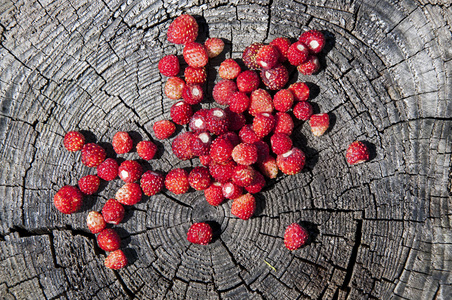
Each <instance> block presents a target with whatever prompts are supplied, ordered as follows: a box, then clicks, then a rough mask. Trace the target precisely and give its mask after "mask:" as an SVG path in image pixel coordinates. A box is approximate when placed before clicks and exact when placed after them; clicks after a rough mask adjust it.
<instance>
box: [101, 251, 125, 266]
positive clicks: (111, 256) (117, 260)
mask: <svg viewBox="0 0 452 300" xmlns="http://www.w3.org/2000/svg"><path fill="white" fill-rule="evenodd" d="M127 263H128V261H127V257H126V255H125V254H124V252H122V250H121V249H118V250H115V251H111V252H110V253H108V256H107V258H106V259H105V262H104V265H105V267H107V268H109V269H112V270H119V269H122V268H124V267H125V266H127Z"/></svg>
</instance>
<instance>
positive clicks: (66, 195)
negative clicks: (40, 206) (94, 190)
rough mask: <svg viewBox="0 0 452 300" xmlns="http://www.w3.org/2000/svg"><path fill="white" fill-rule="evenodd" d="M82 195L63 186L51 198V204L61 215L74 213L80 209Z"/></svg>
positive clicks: (76, 189)
mask: <svg viewBox="0 0 452 300" xmlns="http://www.w3.org/2000/svg"><path fill="white" fill-rule="evenodd" d="M82 199H83V194H82V192H80V190H79V189H78V188H76V187H75V186H71V185H65V186H63V187H62V188H61V189H59V190H58V192H57V193H56V194H55V196H54V197H53V204H54V205H55V207H56V209H58V210H59V211H60V212H62V213H63V214H72V213H75V212H76V211H78V210H79V209H80V207H82Z"/></svg>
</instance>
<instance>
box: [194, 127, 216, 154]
mask: <svg viewBox="0 0 452 300" xmlns="http://www.w3.org/2000/svg"><path fill="white" fill-rule="evenodd" d="M211 144H212V137H211V136H210V134H209V133H208V132H201V133H198V134H195V139H194V140H193V141H192V145H191V148H192V151H193V155H195V156H203V155H208V154H209V151H210V145H211Z"/></svg>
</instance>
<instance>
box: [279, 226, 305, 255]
mask: <svg viewBox="0 0 452 300" xmlns="http://www.w3.org/2000/svg"><path fill="white" fill-rule="evenodd" d="M308 237H309V233H308V231H307V230H306V229H305V228H303V227H302V226H301V225H300V224H297V223H293V224H290V225H289V226H287V228H286V231H285V232H284V245H285V246H286V248H287V249H289V250H291V251H292V250H296V249H298V248H300V247H301V246H303V245H304V244H305V243H306V241H307V240H308Z"/></svg>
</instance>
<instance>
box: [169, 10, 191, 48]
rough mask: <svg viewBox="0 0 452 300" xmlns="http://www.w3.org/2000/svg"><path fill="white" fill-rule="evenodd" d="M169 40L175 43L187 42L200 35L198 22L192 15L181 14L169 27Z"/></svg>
mask: <svg viewBox="0 0 452 300" xmlns="http://www.w3.org/2000/svg"><path fill="white" fill-rule="evenodd" d="M166 34H167V38H168V41H169V42H171V43H174V44H187V43H189V42H193V41H194V40H196V38H197V37H198V23H196V20H195V18H193V17H192V16H190V15H180V16H179V17H177V18H176V19H175V20H174V21H173V22H171V24H170V26H169V27H168V32H167V33H166Z"/></svg>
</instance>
